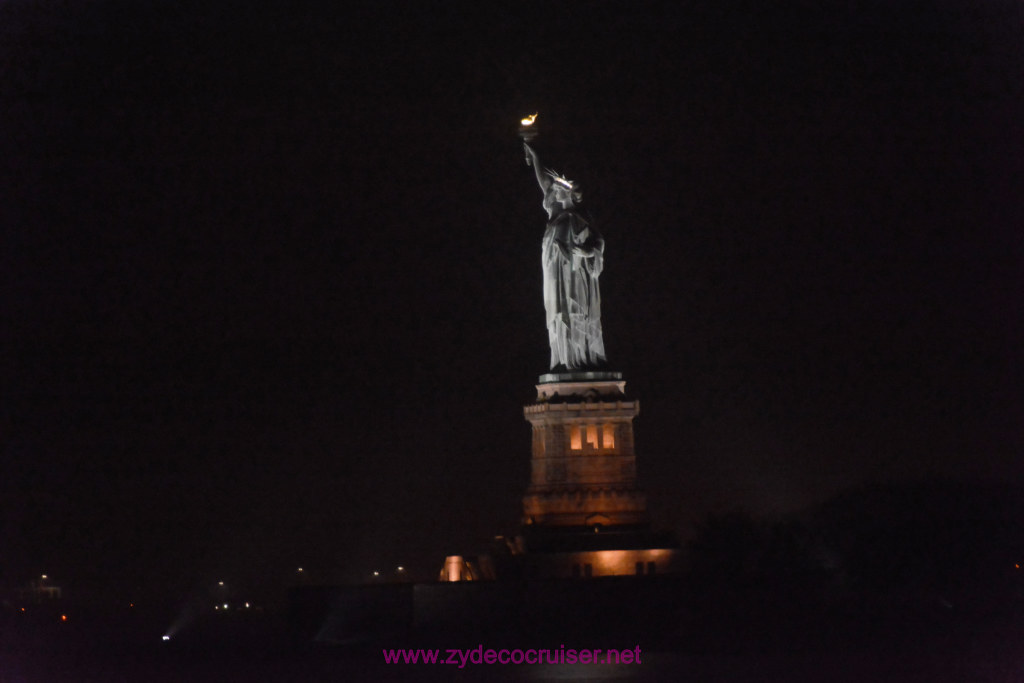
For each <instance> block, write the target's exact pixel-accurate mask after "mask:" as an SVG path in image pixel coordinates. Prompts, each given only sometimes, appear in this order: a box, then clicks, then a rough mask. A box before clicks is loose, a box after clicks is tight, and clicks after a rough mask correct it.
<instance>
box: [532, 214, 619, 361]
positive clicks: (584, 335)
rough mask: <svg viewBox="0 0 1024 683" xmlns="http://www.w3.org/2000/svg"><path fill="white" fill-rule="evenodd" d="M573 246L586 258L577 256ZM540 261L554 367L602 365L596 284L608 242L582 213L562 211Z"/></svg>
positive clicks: (546, 239) (548, 233)
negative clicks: (605, 245)
mask: <svg viewBox="0 0 1024 683" xmlns="http://www.w3.org/2000/svg"><path fill="white" fill-rule="evenodd" d="M574 246H576V247H580V248H581V249H583V251H584V252H585V254H573V253H572V252H573V247H574ZM541 262H542V264H543V267H544V309H545V311H546V313H547V323H548V341H549V343H550V344H551V368H552V369H554V368H555V367H557V366H559V365H562V366H564V367H566V368H567V369H570V370H572V369H578V368H588V367H597V366H599V365H601V364H602V363H603V362H604V360H605V355H604V339H603V337H602V336H601V292H600V289H599V288H598V284H597V280H598V277H599V276H600V275H601V270H602V268H603V267H604V240H603V239H602V238H601V236H600V235H599V234H598V233H597V231H596V230H594V229H593V228H592V227H591V226H590V225H589V224H588V223H587V221H585V220H584V219H583V218H581V217H580V216H579V214H577V213H575V212H574V211H562V212H561V213H559V214H558V215H556V216H555V217H554V218H552V219H551V221H549V222H548V226H547V230H546V231H545V232H544V240H543V241H542V243H541Z"/></svg>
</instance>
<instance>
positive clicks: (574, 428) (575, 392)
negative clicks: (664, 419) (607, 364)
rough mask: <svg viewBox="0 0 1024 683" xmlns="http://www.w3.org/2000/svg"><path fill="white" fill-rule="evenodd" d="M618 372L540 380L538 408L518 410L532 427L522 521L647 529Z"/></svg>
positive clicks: (635, 408)
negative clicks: (626, 526)
mask: <svg viewBox="0 0 1024 683" xmlns="http://www.w3.org/2000/svg"><path fill="white" fill-rule="evenodd" d="M625 386H626V383H625V382H624V381H623V380H622V376H621V374H620V373H616V372H569V373H552V374H548V375H542V376H541V377H540V383H539V384H537V401H536V403H533V404H531V405H528V406H526V407H525V408H524V409H523V414H524V416H525V417H526V420H527V421H528V422H530V424H531V425H532V426H533V458H532V460H531V468H532V473H531V477H530V485H529V487H528V488H527V490H526V495H525V496H524V497H523V521H524V523H525V524H531V525H533V524H535V525H542V526H554V527H609V526H620V525H645V524H647V523H648V521H649V519H648V514H647V500H646V497H645V496H644V494H643V492H641V491H640V489H639V488H638V487H637V484H636V454H635V453H634V450H633V418H635V417H636V416H637V415H638V414H639V412H640V404H639V403H638V402H637V401H630V400H627V398H626V395H625Z"/></svg>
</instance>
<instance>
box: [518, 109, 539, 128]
mask: <svg viewBox="0 0 1024 683" xmlns="http://www.w3.org/2000/svg"><path fill="white" fill-rule="evenodd" d="M538 113H540V112H538ZM536 120H537V114H530V115H529V116H527V117H526V118H525V119H522V120H521V121H520V122H519V123H521V124H523V125H524V126H532V125H533V122H534V121H536Z"/></svg>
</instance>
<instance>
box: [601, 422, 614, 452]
mask: <svg viewBox="0 0 1024 683" xmlns="http://www.w3.org/2000/svg"><path fill="white" fill-rule="evenodd" d="M602 438H603V443H604V447H605V448H615V425H614V424H612V423H608V424H606V425H605V426H604V434H603V435H602Z"/></svg>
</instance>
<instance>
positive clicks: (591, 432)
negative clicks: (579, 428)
mask: <svg viewBox="0 0 1024 683" xmlns="http://www.w3.org/2000/svg"><path fill="white" fill-rule="evenodd" d="M587 445H589V446H590V447H591V448H593V449H595V450H596V449H598V448H600V445H598V443H597V425H587Z"/></svg>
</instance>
